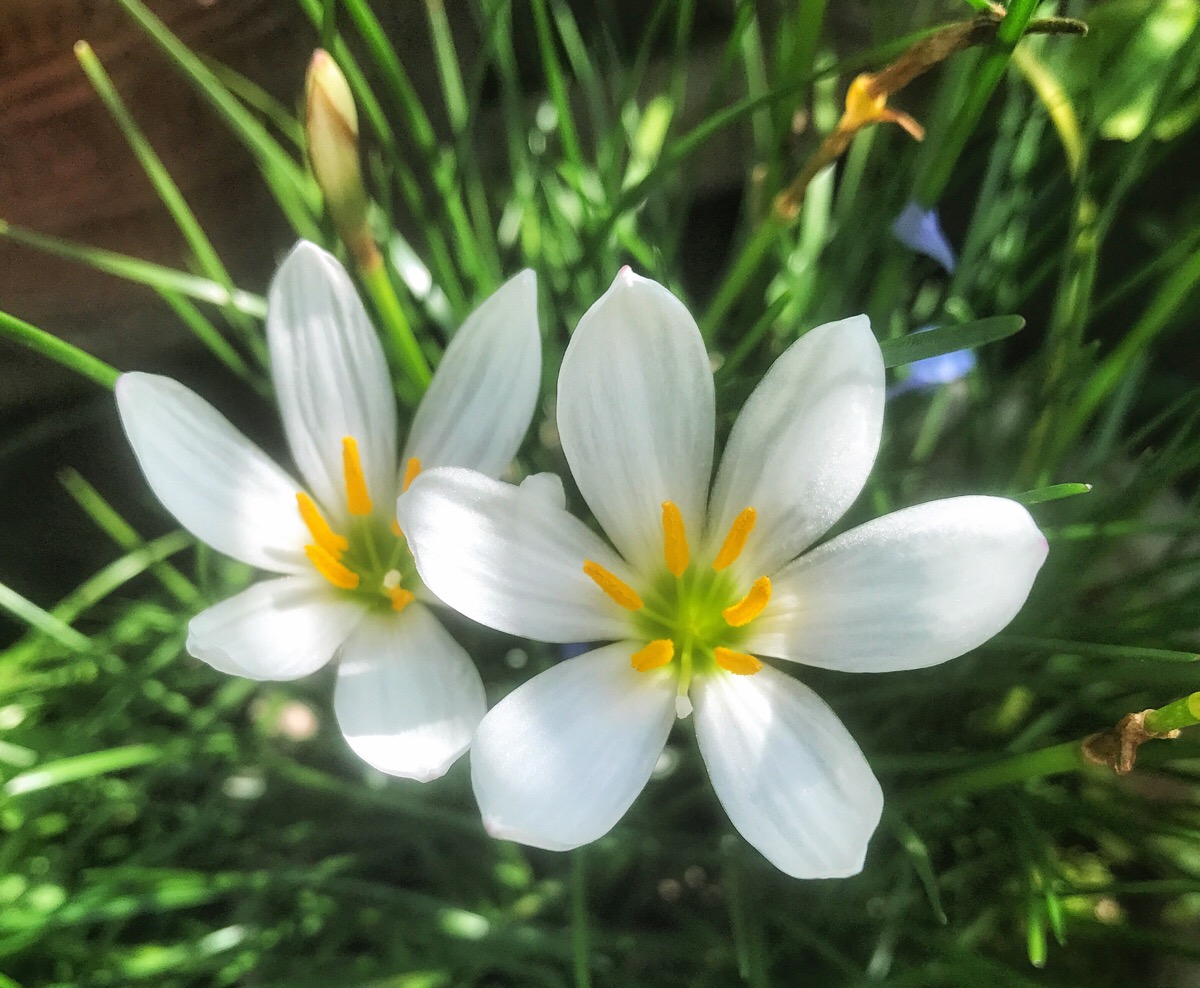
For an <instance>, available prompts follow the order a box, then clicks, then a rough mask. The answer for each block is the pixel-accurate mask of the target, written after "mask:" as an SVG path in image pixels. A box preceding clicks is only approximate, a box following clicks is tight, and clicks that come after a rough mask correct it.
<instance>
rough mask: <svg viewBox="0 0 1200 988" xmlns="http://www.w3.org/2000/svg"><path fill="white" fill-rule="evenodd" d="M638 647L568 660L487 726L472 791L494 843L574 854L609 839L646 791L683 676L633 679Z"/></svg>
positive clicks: (524, 689) (610, 648) (474, 762)
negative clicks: (496, 840)
mask: <svg viewBox="0 0 1200 988" xmlns="http://www.w3.org/2000/svg"><path fill="white" fill-rule="evenodd" d="M637 648H638V645H637V644H636V643H634V642H618V643H616V644H614V645H606V646H605V647H604V648H600V649H596V650H595V651H594V652H588V653H587V654H586V655H581V656H580V657H579V658H577V659H568V660H567V661H565V662H560V663H559V664H558V665H556V666H553V667H552V668H550V669H548V670H546V671H545V672H543V673H541V674H540V675H538V676H535V677H534V678H533V679H531V680H530V681H529V682H527V683H525V684H524V685H523V686H520V687H518V688H517V689H516V690H515V691H514V692H512V693H510V694H509V695H508V696H507V697H505V698H504V699H503V700H501V701H500V702H499V703H498V704H497V705H496V706H495V707H494V708H493V709H492V710H491V711H490V712H489V713H488V715H487V716H486V717H484V718H483V722H482V723H481V724H480V725H479V731H478V733H477V734H476V735H475V743H474V744H473V745H472V747H471V782H472V784H473V785H474V787H475V798H476V799H477V800H478V801H479V809H480V811H481V812H482V813H483V823H484V826H485V827H486V828H487V830H488V833H490V834H491V835H492V836H493V837H499V838H503V839H505V840H514V841H519V842H520V843H522V844H528V845H530V846H531V847H544V848H546V849H548V850H551V851H566V850H569V849H570V848H573V847H578V846H579V845H581V844H587V843H588V842H589V841H594V840H596V838H598V837H603V836H604V835H605V834H606V833H608V831H609V830H611V829H612V827H613V825H614V824H616V822H617V821H618V820H620V819H621V817H622V816H624V815H625V811H626V810H628V809H629V807H630V804H632V803H633V801H634V799H635V798H636V797H637V794H638V793H639V792H641V791H642V789H643V787H644V786H645V785H646V781H647V780H648V779H649V778H650V773H651V771H652V770H653V769H654V764H655V762H656V761H658V757H659V755H661V754H662V750H663V747H664V746H665V745H666V743H667V735H668V734H669V733H670V731H671V723H672V721H673V720H674V719H675V704H674V701H675V677H674V675H673V674H672V673H671V672H670V671H668V670H666V669H658V670H655V671H653V672H649V673H641V672H635V671H634V670H633V669H632V668H631V667H630V665H629V657H630V655H632V654H633V652H634V651H636V650H637Z"/></svg>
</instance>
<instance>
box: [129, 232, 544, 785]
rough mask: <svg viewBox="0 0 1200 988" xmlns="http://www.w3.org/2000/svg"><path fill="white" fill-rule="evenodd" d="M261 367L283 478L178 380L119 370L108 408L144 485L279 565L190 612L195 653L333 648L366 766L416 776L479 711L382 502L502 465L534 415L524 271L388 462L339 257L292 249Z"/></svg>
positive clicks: (384, 379)
mask: <svg viewBox="0 0 1200 988" xmlns="http://www.w3.org/2000/svg"><path fill="white" fill-rule="evenodd" d="M267 341H268V344H269V348H270V356H271V373H272V377H273V380H274V384H275V393H276V395H277V397H278V401H279V410H280V414H281V416H282V419H283V427H284V432H285V434H286V437H287V440H288V445H289V446H290V447H291V451H292V456H293V458H294V459H295V461H296V465H297V466H298V467H299V469H300V473H301V475H302V476H303V477H304V480H305V483H304V484H300V483H297V482H296V481H295V480H293V479H292V478H291V477H290V476H289V475H288V474H287V473H286V472H285V471H284V470H282V469H281V468H280V467H278V466H276V465H275V463H273V462H272V461H271V460H270V459H269V458H268V457H267V456H266V455H265V454H264V453H263V452H262V451H261V450H260V449H259V448H258V447H257V446H255V445H254V444H253V443H251V442H250V441H249V440H248V439H247V438H246V437H245V436H243V435H242V434H241V433H240V432H238V431H237V429H235V428H234V427H233V426H232V425H231V424H230V423H229V421H228V420H227V419H225V418H224V417H223V416H222V415H221V414H220V413H219V412H218V411H217V410H216V409H214V408H213V407H212V406H211V405H209V404H208V402H206V401H205V400H204V399H202V398H201V397H199V396H198V395H196V394H195V393H194V392H192V391H190V390H189V389H188V388H186V387H184V386H183V385H182V384H179V383H178V382H176V381H173V380H171V379H170V378H166V377H159V376H156V375H153V374H140V373H132V374H124V375H122V376H121V378H120V379H119V380H118V381H117V403H118V408H119V410H120V414H121V421H122V424H123V425H124V427H125V432H126V435H127V436H128V437H129V442H130V444H131V445H132V446H133V451H134V454H135V455H136V457H137V460H138V463H139V465H140V466H141V468H142V472H143V473H144V474H145V476H146V480H147V481H148V482H149V484H150V487H151V489H152V490H153V491H154V493H155V494H156V495H157V497H158V499H159V500H160V501H161V502H162V503H163V505H164V506H165V507H166V508H167V510H168V511H170V512H171V514H173V515H174V516H175V517H176V519H178V521H179V523H180V524H181V525H183V527H184V528H186V529H187V530H188V531H190V532H191V533H192V534H193V535H195V536H196V537H197V538H198V539H200V540H201V541H203V542H207V543H208V544H209V545H210V546H212V547H213V548H214V549H216V550H218V551H219V552H223V553H225V554H226V555H228V556H232V557H233V558H235V559H239V560H241V561H242V562H244V563H247V564H248V565H250V566H254V567H257V568H258V569H262V570H266V571H268V572H270V573H275V574H280V575H279V576H278V577H277V578H272V579H267V580H264V581H263V582H260V583H256V584H254V585H253V586H251V587H250V588H249V589H247V590H245V591H243V592H241V593H239V594H237V595H236V596H234V597H231V598H229V599H228V600H225V601H222V602H221V603H219V604H216V605H215V606H213V607H210V608H209V609H208V610H205V611H203V612H201V613H200V614H198V615H196V617H194V618H192V620H191V622H190V624H189V625H188V639H187V648H188V651H189V652H190V653H191V654H192V655H194V656H196V657H197V658H199V659H202V660H203V661H205V662H207V663H208V664H209V665H211V666H213V667H214V668H216V669H219V670H221V671H222V672H227V673H231V674H233V675H237V676H246V677H249V678H251V679H263V680H287V679H295V678H298V677H300V676H305V675H307V674H308V673H311V672H314V671H316V670H317V669H319V668H320V667H321V666H323V665H325V664H326V663H327V662H328V661H329V660H330V659H331V658H333V656H334V655H335V654H340V662H339V664H338V670H337V687H336V691H335V694H334V708H335V712H336V714H337V719H338V723H339V725H340V726H341V729H342V732H343V733H344V734H345V736H346V740H347V741H348V742H349V744H350V747H351V748H353V749H354V751H355V752H357V753H358V754H359V755H360V756H361V757H362V758H363V759H365V760H366V761H367V762H369V763H370V764H372V765H374V766H375V767H376V768H379V769H380V770H382V771H384V772H388V773H391V774H392V775H399V776H404V777H407V778H413V779H420V780H422V781H427V780H430V779H434V778H437V777H438V776H440V775H442V774H443V773H444V772H445V771H446V769H447V768H449V767H450V765H451V764H452V763H453V762H454V761H455V759H457V758H458V756H459V755H461V754H462V753H463V752H464V751H465V750H466V749H467V747H468V746H469V744H470V741H471V736H472V735H473V734H474V732H475V727H476V725H477V724H478V722H479V719H480V718H481V717H482V716H483V713H484V710H485V700H484V692H483V685H482V683H481V682H480V679H479V674H478V672H477V671H476V669H475V666H474V664H473V663H472V662H471V660H470V658H469V656H468V655H467V654H466V652H465V651H464V650H463V649H462V647H461V646H460V645H458V643H457V642H455V641H454V639H453V638H452V637H451V636H450V635H449V633H448V632H447V631H446V630H445V629H444V628H443V627H442V625H441V623H440V622H439V621H438V619H437V618H436V617H435V616H434V615H433V613H432V612H431V611H430V610H429V608H428V607H427V606H426V604H425V603H424V602H423V601H425V600H427V599H428V594H427V592H426V591H424V590H423V588H422V586H421V584H420V581H419V580H418V579H417V577H416V573H415V570H414V566H413V562H412V558H411V555H410V553H409V551H408V549H407V546H406V544H405V540H404V536H403V534H402V533H401V531H400V529H399V527H398V526H397V524H396V519H395V516H394V514H393V510H394V508H395V504H396V498H397V495H399V494H400V493H401V491H402V490H403V489H404V488H405V487H406V486H407V485H408V484H409V483H410V482H411V481H412V479H413V477H414V476H416V475H417V473H418V472H420V470H421V469H422V468H425V467H431V466H448V465H451V466H459V467H471V468H473V469H476V470H481V471H483V473H484V474H488V475H491V476H496V475H498V474H499V473H500V471H502V470H503V469H504V468H505V467H506V466H507V465H508V463H509V461H510V460H511V459H512V458H513V456H514V455H515V454H516V452H517V448H518V446H520V444H521V441H522V439H523V437H524V436H525V432H526V430H527V429H528V427H529V422H530V419H531V418H532V416H533V409H534V405H535V404H536V401H537V392H538V386H539V382H540V376H541V340H540V336H539V332H538V326H537V289H536V281H535V277H534V274H533V272H532V271H525V272H522V273H521V274H519V275H517V276H516V277H515V278H513V279H512V280H511V281H509V282H508V283H507V284H505V285H504V286H503V287H501V288H500V289H499V290H498V291H497V292H496V293H495V294H494V295H492V297H491V298H489V299H488V300H487V301H486V302H484V303H483V305H482V306H480V308H479V309H478V310H477V311H476V312H475V313H473V314H472V315H471V316H470V318H468V320H467V321H466V323H465V324H464V325H463V327H462V329H460V330H459V332H458V334H457V335H456V336H455V337H454V340H453V342H452V343H451V344H450V347H449V348H448V349H447V351H446V354H445V356H444V358H443V359H442V363H441V366H440V367H439V368H438V372H437V374H436V375H435V376H434V378H433V381H432V383H431V384H430V386H429V390H428V391H427V392H426V394H425V397H424V399H423V400H422V402H421V405H420V407H419V408H418V410H417V413H416V417H415V418H414V420H413V423H412V428H411V430H410V432H409V436H408V442H407V445H406V447H405V451H404V455H403V457H402V458H401V461H400V462H401V463H402V464H403V465H402V466H399V467H398V464H397V457H396V453H397V437H396V431H397V425H396V409H395V400H394V397H393V392H392V386H391V380H390V378H389V375H388V369H387V364H386V362H385V360H384V355H383V351H382V349H381V347H380V344H379V340H378V338H377V337H376V335H375V332H374V330H373V329H372V326H371V323H370V321H369V319H368V317H367V313H366V311H365V310H364V309H363V306H362V304H361V302H360V301H359V299H358V296H357V294H356V293H355V291H354V286H353V284H352V283H351V281H350V279H349V277H348V276H347V274H346V272H345V271H344V270H343V268H342V266H341V265H340V264H339V263H338V262H337V260H336V259H334V258H333V257H332V256H331V255H329V254H327V253H326V252H325V251H323V250H321V249H320V248H319V247H316V246H315V245H313V244H310V243H303V242H302V243H300V244H299V245H298V246H297V247H296V248H295V250H293V251H292V253H291V254H290V255H289V256H288V258H287V259H286V260H285V261H284V263H283V265H282V266H281V267H280V269H279V271H278V273H277V274H276V276H275V279H274V281H273V283H272V285H271V291H270V297H269V301H268V307H267Z"/></svg>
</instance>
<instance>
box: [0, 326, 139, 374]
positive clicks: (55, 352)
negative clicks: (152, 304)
mask: <svg viewBox="0 0 1200 988" xmlns="http://www.w3.org/2000/svg"><path fill="white" fill-rule="evenodd" d="M0 336H7V337H8V338H9V339H10V340H14V341H16V342H17V343H20V344H21V345H22V346H26V347H28V348H29V349H30V350H33V351H35V352H36V353H40V354H41V355H42V356H43V357H49V358H50V359H51V360H53V361H54V362H55V363H58V364H62V365H63V366H64V367H67V368H70V369H71V370H73V371H75V373H77V374H82V375H83V376H84V377H86V378H88V379H90V380H92V381H95V382H96V383H97V384H99V385H100V386H101V387H102V388H108V389H109V390H112V387H113V385H114V384H116V382H117V378H118V377H120V376H121V372H120V371H119V370H117V369H116V368H115V367H113V366H112V365H111V364H106V363H105V362H104V361H103V360H101V359H100V358H99V357H93V356H92V355H91V354H90V353H88V352H86V351H85V350H80V349H79V347H77V346H75V345H74V344H72V343H68V342H67V341H66V340H60V339H59V338H58V337H57V336H53V335H51V334H50V333H47V332H46V331H45V330H44V329H38V328H37V327H36V326H31V325H30V324H29V323H27V322H25V321H24V320H23V319H18V318H17V317H16V316H10V315H9V314H8V313H7V312H0Z"/></svg>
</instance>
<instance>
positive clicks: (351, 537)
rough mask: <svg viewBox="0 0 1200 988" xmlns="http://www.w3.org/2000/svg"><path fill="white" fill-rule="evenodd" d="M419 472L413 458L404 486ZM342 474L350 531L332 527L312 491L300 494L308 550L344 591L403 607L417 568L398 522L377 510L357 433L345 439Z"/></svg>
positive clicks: (316, 565)
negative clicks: (342, 531)
mask: <svg viewBox="0 0 1200 988" xmlns="http://www.w3.org/2000/svg"><path fill="white" fill-rule="evenodd" d="M420 472H421V461H420V460H418V459H417V458H416V457H415V456H414V457H413V458H412V459H410V460H409V461H408V464H407V465H406V467H405V469H404V481H403V484H402V488H401V489H402V490H404V491H406V490H408V485H409V484H411V483H412V482H413V480H414V478H415V477H416V476H417V474H418V473H420ZM342 473H343V475H344V478H345V484H346V507H347V510H348V511H349V513H350V520H349V524H348V527H347V531H346V532H345V534H343V533H341V532H336V531H334V530H333V528H332V527H331V526H330V524H329V522H328V521H326V520H325V516H324V515H322V514H321V509H320V508H318V507H317V504H316V502H315V501H314V500H313V499H312V498H311V497H310V496H309V495H308V494H307V493H305V492H304V491H298V492H297V493H296V504H297V506H298V507H299V509H300V517H301V518H302V519H303V520H304V524H305V526H306V527H307V528H308V532H309V535H311V536H312V542H311V543H309V544H308V545H306V546H305V547H304V552H305V554H306V555H307V556H308V559H309V562H311V563H312V564H313V567H314V568H315V569H316V571H317V572H318V573H320V574H321V575H322V576H323V577H325V579H326V580H328V581H329V582H330V583H332V584H333V585H334V586H335V587H337V588H338V589H339V590H345V591H348V592H351V593H354V594H356V595H358V596H360V597H363V598H364V599H365V600H367V601H368V602H369V603H371V604H380V605H382V604H383V603H385V602H386V603H387V604H388V605H389V606H390V607H391V608H392V610H394V611H402V610H404V608H406V607H407V606H408V605H409V604H411V603H412V602H413V598H414V597H415V596H416V595H415V594H414V593H413V591H412V590H409V589H406V588H405V586H404V584H406V583H407V584H408V585H409V586H416V584H417V575H416V567H415V565H414V564H413V560H412V554H411V553H410V552H408V551H407V550H408V542H407V541H406V540H405V538H404V533H403V532H401V531H400V526H399V524H398V523H397V522H396V520H395V519H394V518H393V519H392V522H391V524H390V525H389V524H388V523H387V522H386V521H384V520H383V519H381V518H380V517H379V516H378V515H376V514H375V513H374V503H373V502H372V501H371V495H370V492H369V491H368V490H367V481H366V477H365V475H364V474H363V469H362V460H361V458H360V457H359V454H358V442H357V441H356V440H355V438H354V437H353V436H346V437H345V438H343V439H342Z"/></svg>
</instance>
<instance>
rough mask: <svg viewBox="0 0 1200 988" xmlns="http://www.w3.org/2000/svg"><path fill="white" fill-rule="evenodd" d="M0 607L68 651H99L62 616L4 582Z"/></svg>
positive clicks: (92, 653)
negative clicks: (27, 597) (40, 605)
mask: <svg viewBox="0 0 1200 988" xmlns="http://www.w3.org/2000/svg"><path fill="white" fill-rule="evenodd" d="M0 608H3V609H4V610H6V611H8V613H9V614H11V615H12V616H13V617H15V618H16V619H17V620H18V621H20V622H21V623H22V624H27V625H29V627H31V628H33V629H34V630H35V631H39V632H41V633H42V634H43V635H45V636H46V637H47V638H49V639H51V640H52V641H55V642H58V644H59V645H62V646H63V647H64V648H66V649H67V650H68V651H71V652H76V653H78V654H80V655H95V654H96V653H97V651H98V649H97V648H96V646H95V645H93V644H92V642H91V640H90V639H89V638H88V637H87V636H86V635H82V634H80V633H79V632H78V631H76V630H75V629H74V628H72V627H71V626H70V625H69V624H67V623H66V622H65V621H63V620H62V619H61V618H56V617H55V616H54V615H53V614H51V613H50V612H49V611H46V610H43V609H42V608H40V607H38V605H37V604H35V603H34V602H33V601H31V600H27V599H26V598H25V597H22V596H21V595H20V594H19V593H17V592H16V591H15V590H13V589H12V588H11V587H9V586H7V585H5V584H3V583H0Z"/></svg>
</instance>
